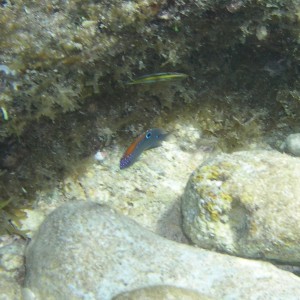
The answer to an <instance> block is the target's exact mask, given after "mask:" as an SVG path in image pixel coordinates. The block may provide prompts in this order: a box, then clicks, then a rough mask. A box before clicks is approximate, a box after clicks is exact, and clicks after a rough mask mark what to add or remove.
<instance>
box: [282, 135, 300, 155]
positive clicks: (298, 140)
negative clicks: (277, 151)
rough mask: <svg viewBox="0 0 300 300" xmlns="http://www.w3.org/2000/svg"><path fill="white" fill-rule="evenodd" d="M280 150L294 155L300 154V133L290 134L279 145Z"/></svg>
mask: <svg viewBox="0 0 300 300" xmlns="http://www.w3.org/2000/svg"><path fill="white" fill-rule="evenodd" d="M281 148H282V150H284V151H285V152H286V153H289V154H292V155H294V156H300V133H294V134H290V135H289V136H288V137H287V138H286V140H285V141H284V143H283V144H282V146H281Z"/></svg>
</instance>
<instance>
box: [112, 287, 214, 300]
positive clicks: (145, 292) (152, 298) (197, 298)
mask: <svg viewBox="0 0 300 300" xmlns="http://www.w3.org/2000/svg"><path fill="white" fill-rule="evenodd" d="M145 299H147V300H157V299H163V300H176V299H180V300H211V299H212V298H210V297H207V296H204V295H201V294H199V293H197V292H195V291H192V290H187V289H183V288H178V287H175V286H165V285H161V286H151V287H146V288H141V289H138V290H134V291H130V292H126V293H122V294H120V295H118V296H116V297H114V298H113V299H112V300H145Z"/></svg>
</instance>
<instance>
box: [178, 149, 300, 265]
mask: <svg viewBox="0 0 300 300" xmlns="http://www.w3.org/2000/svg"><path fill="white" fill-rule="evenodd" d="M299 178H300V160H299V159H298V158H293V157H290V156H288V155H285V154H281V153H278V152H271V151H248V152H247V151H245V152H236V153H234V154H231V155H228V154H221V155H219V156H217V157H215V158H214V159H212V160H209V161H206V162H204V163H203V164H202V165H201V166H200V167H199V168H198V169H197V170H196V171H194V172H193V174H192V175H191V177H190V179H189V182H188V184H187V186H186V189H185V193H184V195H183V197H182V213H183V219H184V220H183V229H184V231H185V233H186V234H187V235H188V237H189V238H190V239H191V240H192V242H193V243H195V244H197V245H198V246H200V247H203V248H206V249H216V250H218V251H222V252H226V253H229V254H233V255H237V256H243V257H251V258H261V259H267V260H274V261H277V262H281V263H286V264H295V265H297V264H300V223H299V219H300V185H299Z"/></svg>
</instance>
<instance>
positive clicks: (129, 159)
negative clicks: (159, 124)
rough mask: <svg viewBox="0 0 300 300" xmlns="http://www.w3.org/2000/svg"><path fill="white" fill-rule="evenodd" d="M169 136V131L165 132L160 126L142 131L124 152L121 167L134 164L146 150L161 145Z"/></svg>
mask: <svg viewBox="0 0 300 300" xmlns="http://www.w3.org/2000/svg"><path fill="white" fill-rule="evenodd" d="M167 136H168V133H165V132H164V131H163V130H162V129H159V128H153V129H149V130H147V131H146V132H144V133H142V134H141V135H140V136H138V137H137V138H136V140H135V141H134V142H133V143H132V144H131V145H130V146H129V147H128V148H127V150H126V151H125V153H124V154H123V156H122V158H121V160H120V169H125V168H127V167H130V166H131V165H132V164H134V162H135V161H136V160H137V159H138V157H139V156H140V155H141V154H142V152H143V151H144V150H147V149H150V148H154V147H158V146H160V145H161V142H162V141H163V140H165V139H166V137H167Z"/></svg>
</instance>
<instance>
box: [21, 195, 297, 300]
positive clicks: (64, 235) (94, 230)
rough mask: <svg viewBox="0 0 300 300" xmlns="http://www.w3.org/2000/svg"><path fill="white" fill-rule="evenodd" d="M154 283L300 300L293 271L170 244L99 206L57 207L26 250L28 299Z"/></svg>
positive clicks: (106, 292) (114, 291) (103, 294)
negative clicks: (289, 271)
mask: <svg viewBox="0 0 300 300" xmlns="http://www.w3.org/2000/svg"><path fill="white" fill-rule="evenodd" d="M153 285H172V286H176V287H180V288H185V289H190V290H194V291H196V292H199V293H201V294H203V295H206V296H208V297H212V298H216V299H229V298H230V299H258V298H260V299H290V300H292V299H299V297H300V278H298V277H297V276H295V275H293V274H291V273H288V272H285V271H282V270H279V269H277V268H276V267H274V266H273V265H271V264H269V263H266V262H255V261H248V260H246V259H242V258H235V257H232V256H227V255H223V254H219V253H215V252H209V251H207V250H203V249H198V248H194V247H191V246H188V245H184V244H179V243H176V242H173V241H170V240H166V239H164V238H162V237H160V236H157V235H155V234H154V233H152V232H150V231H148V230H145V229H143V228H142V227H140V226H139V225H138V224H137V223H136V222H134V221H132V220H130V219H129V218H127V217H125V216H122V215H119V214H117V213H116V212H115V211H113V210H112V209H111V208H109V207H106V206H102V205H99V204H96V203H93V202H74V201H72V202H69V203H67V204H65V205H63V206H61V207H60V208H58V209H56V210H55V211H54V212H53V213H51V214H50V215H49V216H48V217H47V219H46V220H45V221H44V223H43V224H42V225H41V227H40V229H39V231H38V233H37V235H36V236H35V237H34V238H33V239H32V241H31V243H30V244H29V246H28V248H27V251H26V275H25V289H24V290H25V293H24V295H25V296H26V295H27V296H26V297H25V300H26V299H35V300H39V299H83V298H84V299H101V300H108V299H111V298H112V297H114V296H116V295H118V294H120V293H122V292H128V291H131V290H134V289H139V288H143V287H147V286H153Z"/></svg>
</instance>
